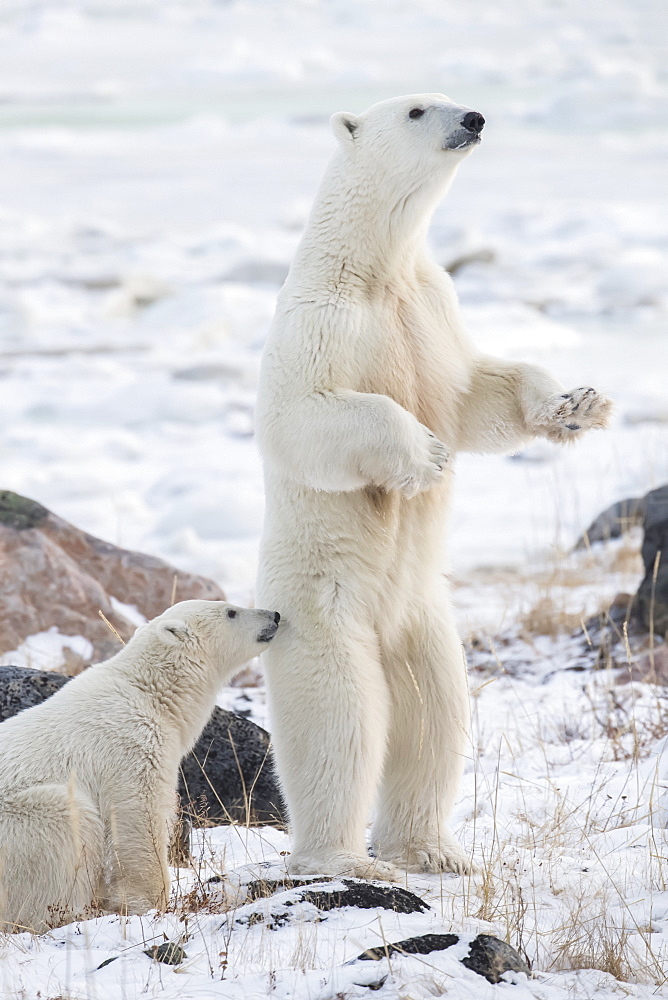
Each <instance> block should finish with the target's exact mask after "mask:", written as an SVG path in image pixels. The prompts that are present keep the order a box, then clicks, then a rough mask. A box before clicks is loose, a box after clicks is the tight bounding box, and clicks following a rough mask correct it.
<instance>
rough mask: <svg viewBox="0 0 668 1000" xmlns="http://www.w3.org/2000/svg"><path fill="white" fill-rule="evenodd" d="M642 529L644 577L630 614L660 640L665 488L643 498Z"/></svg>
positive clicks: (666, 570) (667, 520)
mask: <svg viewBox="0 0 668 1000" xmlns="http://www.w3.org/2000/svg"><path fill="white" fill-rule="evenodd" d="M643 528H644V532H645V534H644V538H643V543H642V559H643V563H644V565H645V577H644V579H643V581H642V583H641V584H640V586H639V587H638V591H637V593H636V596H635V600H634V602H633V611H634V614H636V615H637V617H638V618H639V620H640V622H641V623H642V625H643V627H644V628H645V629H646V630H647V631H648V632H653V633H654V635H656V636H661V637H662V638H663V637H665V636H666V634H667V633H668V486H661V487H660V488H659V489H658V490H652V492H651V493H648V494H647V496H646V497H645V516H644V521H643Z"/></svg>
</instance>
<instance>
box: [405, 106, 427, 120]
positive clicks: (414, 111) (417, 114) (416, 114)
mask: <svg viewBox="0 0 668 1000" xmlns="http://www.w3.org/2000/svg"><path fill="white" fill-rule="evenodd" d="M423 114H424V110H423V109H422V108H411V110H410V111H409V112H408V117H409V118H422V115H423Z"/></svg>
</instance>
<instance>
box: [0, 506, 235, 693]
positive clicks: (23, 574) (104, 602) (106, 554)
mask: <svg viewBox="0 0 668 1000" xmlns="http://www.w3.org/2000/svg"><path fill="white" fill-rule="evenodd" d="M112 597H114V598H116V600H117V601H120V602H122V603H123V604H130V605H134V606H135V607H136V608H137V609H138V610H139V611H140V612H141V614H142V615H144V617H146V618H154V617H155V616H156V615H159V614H161V612H163V611H164V610H165V608H168V607H169V606H170V604H173V603H174V601H182V600H186V599H189V598H204V599H208V600H224V599H225V595H224V594H223V592H222V590H221V589H220V588H219V587H218V586H217V585H216V584H215V583H213V582H212V581H211V580H207V579H206V578H204V577H200V576H194V575H193V574H191V573H183V572H182V571H181V570H177V569H174V568H173V567H172V566H170V565H169V564H168V563H166V562H163V561H162V560H161V559H156V558H155V557H153V556H147V555H143V554H142V553H139V552H131V551H129V550H128V549H121V548H118V547H117V546H116V545H111V544H110V543H109V542H104V541H102V540H101V539H99V538H95V537H94V536H93V535H89V534H87V533H86V532H85V531H80V530H79V529H78V528H75V527H74V526H73V525H71V524H69V523H68V522H67V521H64V520H62V518H60V517H57V516H56V515H55V514H52V513H51V512H50V511H49V510H47V508H46V507H43V506H42V505H41V504H39V503H36V502H35V501H34V500H29V499H28V498H26V497H22V496H19V495H18V494H17V493H12V492H11V491H9V490H0V620H1V621H2V632H1V634H0V654H2V653H7V652H10V651H11V650H13V649H16V648H18V646H20V645H21V643H22V642H23V641H24V640H25V639H26V638H27V637H28V636H30V635H35V634H36V633H37V632H44V631H46V630H47V629H49V628H52V627H54V626H55V627H56V628H57V629H58V631H59V632H60V633H62V634H63V635H66V636H67V635H72V636H74V635H82V636H84V637H85V638H86V639H88V640H89V641H90V642H91V643H92V646H93V655H92V657H91V659H90V661H84V660H82V659H81V658H80V657H78V656H77V654H73V653H72V654H71V658H70V662H69V663H68V664H67V665H66V672H68V673H77V672H79V671H80V670H81V669H83V668H84V667H85V666H87V665H88V663H89V662H95V661H98V660H103V659H107V658H108V657H109V656H111V655H113V654H114V653H115V652H117V650H118V649H119V648H120V641H119V639H118V638H117V637H115V636H114V634H113V632H112V631H111V630H110V629H109V626H108V625H107V624H106V623H105V622H104V620H103V619H102V618H101V617H100V612H102V614H103V615H104V616H105V618H107V619H108V621H109V622H111V624H112V625H113V627H114V629H115V630H116V632H117V633H118V635H119V636H120V640H122V641H127V640H128V639H129V638H130V637H131V636H132V635H133V633H134V630H135V626H134V625H133V624H132V623H131V622H130V621H128V620H127V619H126V618H125V617H124V616H123V615H122V613H119V612H118V611H116V610H115V608H114V605H113V604H112V601H111V598H112Z"/></svg>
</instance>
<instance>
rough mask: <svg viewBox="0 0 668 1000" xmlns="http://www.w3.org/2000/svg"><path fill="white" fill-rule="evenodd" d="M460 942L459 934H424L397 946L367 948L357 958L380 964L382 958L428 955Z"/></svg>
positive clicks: (401, 942)
mask: <svg viewBox="0 0 668 1000" xmlns="http://www.w3.org/2000/svg"><path fill="white" fill-rule="evenodd" d="M458 941H459V935H457V934H422V935H421V936H420V937H412V938H405V939H404V940H403V941H397V942H396V943H395V944H387V945H383V947H381V948H367V950H366V951H363V952H362V954H361V955H358V956H357V958H358V960H359V961H362V962H365V961H369V960H373V961H374V962H379V961H380V960H381V958H389V957H390V955H397V954H399V955H428V954H429V953H430V952H432V951H445V949H446V948H451V947H452V945H453V944H457V942H458Z"/></svg>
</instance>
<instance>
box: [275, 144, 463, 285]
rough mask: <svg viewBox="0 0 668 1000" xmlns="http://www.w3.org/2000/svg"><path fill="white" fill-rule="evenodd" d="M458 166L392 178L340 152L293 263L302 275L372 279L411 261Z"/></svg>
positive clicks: (420, 250)
mask: <svg viewBox="0 0 668 1000" xmlns="http://www.w3.org/2000/svg"><path fill="white" fill-rule="evenodd" d="M453 176H454V170H453V171H452V173H451V174H450V175H448V176H445V177H443V176H441V177H437V178H429V179H428V180H426V181H425V179H424V178H415V177H414V178H410V179H409V178H406V179H405V180H404V182H403V183H398V182H396V181H388V180H387V178H384V177H383V171H382V169H381V170H379V173H378V175H372V176H369V172H368V168H367V169H366V170H364V171H363V170H361V169H357V170H355V169H354V167H351V164H350V162H349V161H347V160H346V159H345V158H344V157H342V156H337V157H335V158H334V160H333V161H332V162H331V164H330V166H329V169H328V170H327V172H326V174H325V176H324V178H323V181H322V184H321V187H320V190H319V192H318V195H317V198H316V201H315V204H314V207H313V210H312V212H311V216H310V218H309V221H308V224H307V227H306V231H305V232H304V236H303V237H302V241H301V243H300V245H299V248H298V250H297V254H296V257H295V263H296V264H297V265H298V268H299V273H300V275H302V276H305V275H309V276H312V277H315V276H316V275H317V276H318V278H319V279H321V280H322V279H323V278H324V279H326V278H327V277H328V276H329V277H331V278H332V279H333V280H334V281H335V283H336V284H340V283H341V282H342V281H344V282H345V281H346V278H347V277H348V278H350V279H351V280H352V281H353V282H354V281H356V280H360V279H361V280H362V281H368V280H374V279H375V280H377V279H378V278H382V277H389V276H391V275H392V274H396V273H397V270H400V271H401V270H404V269H405V268H406V267H410V265H411V263H413V262H414V261H415V260H416V259H417V258H418V256H419V255H420V254H421V253H422V251H423V248H424V243H425V239H426V235H427V230H428V228H429V223H430V221H431V217H432V214H433V212H434V209H435V207H436V205H437V204H438V202H439V201H440V200H441V198H442V197H443V195H444V194H445V192H446V191H447V189H448V187H449V186H450V183H451V182H452V178H453Z"/></svg>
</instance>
